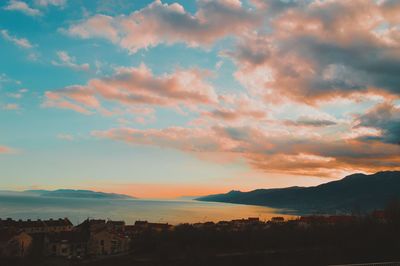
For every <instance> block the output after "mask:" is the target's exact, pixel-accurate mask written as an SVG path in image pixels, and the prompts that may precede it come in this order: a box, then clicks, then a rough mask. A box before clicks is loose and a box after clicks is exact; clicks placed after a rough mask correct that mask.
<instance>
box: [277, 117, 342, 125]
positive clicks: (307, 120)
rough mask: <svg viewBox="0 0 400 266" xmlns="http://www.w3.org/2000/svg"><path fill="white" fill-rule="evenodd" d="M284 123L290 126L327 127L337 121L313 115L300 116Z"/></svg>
mask: <svg viewBox="0 0 400 266" xmlns="http://www.w3.org/2000/svg"><path fill="white" fill-rule="evenodd" d="M284 123H285V124H286V125H288V126H296V127H302V126H304V127H327V126H333V125H336V124H337V123H336V122H335V121H332V120H328V119H318V118H312V117H300V118H299V119H297V120H286V121H284Z"/></svg>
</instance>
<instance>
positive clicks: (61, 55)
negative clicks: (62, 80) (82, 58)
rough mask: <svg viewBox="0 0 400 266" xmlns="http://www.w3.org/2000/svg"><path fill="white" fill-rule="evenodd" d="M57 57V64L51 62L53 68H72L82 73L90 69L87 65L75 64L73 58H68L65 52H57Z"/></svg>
mask: <svg viewBox="0 0 400 266" xmlns="http://www.w3.org/2000/svg"><path fill="white" fill-rule="evenodd" d="M57 56H58V59H59V62H57V61H52V64H53V65H55V66H64V67H69V68H72V69H74V70H83V71H88V70H89V69H90V66H89V64H87V63H85V64H77V63H76V59H75V57H73V56H70V55H69V54H68V53H67V52H66V51H58V52H57Z"/></svg>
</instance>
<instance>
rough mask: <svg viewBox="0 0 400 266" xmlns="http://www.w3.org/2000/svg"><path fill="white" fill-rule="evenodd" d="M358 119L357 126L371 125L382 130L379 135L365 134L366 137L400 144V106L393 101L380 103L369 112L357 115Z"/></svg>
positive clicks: (370, 126)
mask: <svg viewBox="0 0 400 266" xmlns="http://www.w3.org/2000/svg"><path fill="white" fill-rule="evenodd" d="M356 121H357V122H356V123H357V124H356V128H358V127H369V128H375V129H377V130H379V132H380V134H379V135H378V136H377V135H371V136H364V137H363V138H364V139H366V140H368V139H370V140H379V141H382V142H385V143H392V144H399V145H400V107H398V106H395V105H394V104H393V103H387V102H386V103H383V104H379V105H377V106H375V107H373V108H372V109H370V110H369V111H368V112H367V113H365V114H362V115H359V116H357V119H356Z"/></svg>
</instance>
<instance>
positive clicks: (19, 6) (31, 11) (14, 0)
mask: <svg viewBox="0 0 400 266" xmlns="http://www.w3.org/2000/svg"><path fill="white" fill-rule="evenodd" d="M4 9H5V10H9V11H20V12H22V13H24V14H26V15H28V16H40V15H41V14H42V13H41V12H40V10H38V9H35V8H31V7H30V6H29V5H28V4H27V3H25V2H23V1H18V0H10V1H9V2H8V5H6V6H5V7H4Z"/></svg>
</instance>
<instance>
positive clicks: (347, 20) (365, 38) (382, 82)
mask: <svg viewBox="0 0 400 266" xmlns="http://www.w3.org/2000/svg"><path fill="white" fill-rule="evenodd" d="M254 2H255V3H256V4H257V5H258V6H259V7H261V8H266V11H265V12H267V11H268V12H271V13H273V15H271V17H270V23H269V27H270V28H271V30H270V31H268V33H261V31H259V32H256V33H252V34H247V35H244V36H243V37H242V40H241V41H240V42H239V43H238V45H237V47H236V49H235V50H233V51H225V52H224V53H222V54H223V55H226V56H229V57H231V58H233V60H234V61H235V62H236V63H237V66H238V71H237V72H236V73H235V76H236V78H237V79H238V80H239V81H240V82H241V83H242V84H243V85H244V86H245V87H246V88H248V89H249V90H250V91H252V92H256V93H258V94H259V95H263V96H264V97H265V99H266V101H268V102H270V101H275V100H276V99H273V98H271V96H276V95H278V94H279V98H280V99H283V98H290V99H292V100H293V99H294V100H296V101H299V102H306V103H309V104H315V102H317V101H320V100H323V99H331V98H333V97H338V96H339V97H348V96H351V95H353V94H357V93H371V92H374V93H380V94H382V95H385V97H387V95H388V94H391V95H397V97H398V95H399V90H398V86H397V84H398V83H399V82H400V79H399V76H398V75H397V71H396V70H395V69H397V68H398V66H400V52H399V51H400V38H399V36H400V35H399V27H398V23H399V22H400V19H399V17H398V16H396V15H394V14H395V13H396V12H395V11H393V10H398V9H399V5H398V4H395V3H393V1H380V2H379V1H373V0H365V1H364V0H358V1H345V0H330V1H310V2H301V3H297V2H293V3H285V4H284V3H281V2H280V1H261V0H256V1H254ZM278 2H279V3H280V4H278ZM371 58H374V60H371Z"/></svg>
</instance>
